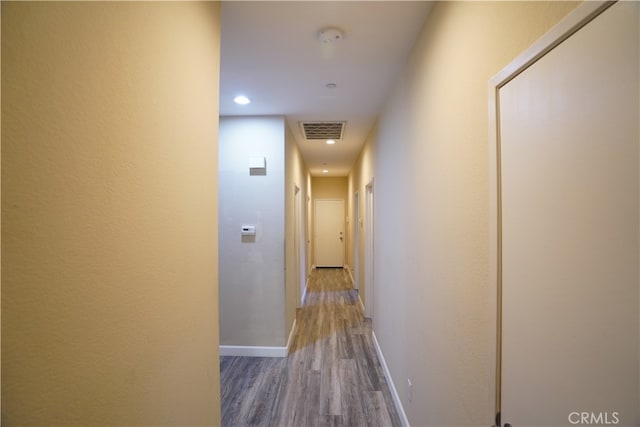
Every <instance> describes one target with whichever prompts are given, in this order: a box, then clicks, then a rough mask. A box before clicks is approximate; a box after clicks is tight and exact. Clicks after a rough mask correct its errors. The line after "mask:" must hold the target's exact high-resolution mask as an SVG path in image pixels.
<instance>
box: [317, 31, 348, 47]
mask: <svg viewBox="0 0 640 427" xmlns="http://www.w3.org/2000/svg"><path fill="white" fill-rule="evenodd" d="M343 38H344V32H343V31H342V30H341V29H340V28H336V27H327V28H323V29H322V30H320V32H319V33H318V40H319V41H320V43H323V44H328V43H335V42H338V41H340V40H342V39H343Z"/></svg>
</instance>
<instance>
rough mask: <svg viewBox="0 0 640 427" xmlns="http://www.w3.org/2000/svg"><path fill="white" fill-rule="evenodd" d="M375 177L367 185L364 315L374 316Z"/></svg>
mask: <svg viewBox="0 0 640 427" xmlns="http://www.w3.org/2000/svg"><path fill="white" fill-rule="evenodd" d="M373 203H374V198H373V178H372V179H371V181H370V182H369V183H368V184H367V186H366V192H365V231H364V274H365V276H364V296H365V305H364V315H365V317H368V318H370V319H371V318H373V301H374V286H375V284H374V283H375V281H374V268H373V255H374V243H373V242H374V236H373V213H374V212H373V206H374V205H373Z"/></svg>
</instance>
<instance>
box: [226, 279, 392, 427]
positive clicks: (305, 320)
mask: <svg viewBox="0 0 640 427" xmlns="http://www.w3.org/2000/svg"><path fill="white" fill-rule="evenodd" d="M296 322H297V325H298V329H297V332H296V335H295V337H294V341H293V345H292V348H291V353H290V354H289V357H287V358H261V357H260V358H259V357H230V356H227V357H221V358H220V378H221V391H222V425H223V426H228V427H231V426H274V427H279V426H296V427H307V426H310V427H311V426H343V427H347V426H400V425H401V423H400V418H399V417H398V414H397V412H396V410H395V407H394V405H393V400H392V397H391V393H390V392H389V387H388V385H387V383H386V380H385V377H384V373H383V371H382V367H381V366H380V362H379V361H378V357H377V355H376V352H375V348H374V346H373V342H372V338H371V323H370V321H369V320H367V319H364V318H363V313H362V310H361V306H360V304H359V303H358V294H357V291H355V290H354V289H353V287H352V285H351V280H350V279H349V276H348V274H347V273H346V272H345V271H344V270H343V269H327V268H322V269H316V270H314V271H313V273H312V275H311V279H310V281H309V287H308V289H307V297H306V302H305V304H304V306H303V307H302V308H301V309H298V312H297V318H296Z"/></svg>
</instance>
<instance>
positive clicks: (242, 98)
mask: <svg viewBox="0 0 640 427" xmlns="http://www.w3.org/2000/svg"><path fill="white" fill-rule="evenodd" d="M233 102H235V103H236V104H240V105H247V104H249V103H251V100H250V99H249V98H247V97H246V96H244V95H238V96H236V97H235V98H233Z"/></svg>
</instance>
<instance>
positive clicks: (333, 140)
mask: <svg viewBox="0 0 640 427" xmlns="http://www.w3.org/2000/svg"><path fill="white" fill-rule="evenodd" d="M325 142H326V143H327V144H329V145H333V144H335V143H336V140H335V139H327V140H326V141H325Z"/></svg>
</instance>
